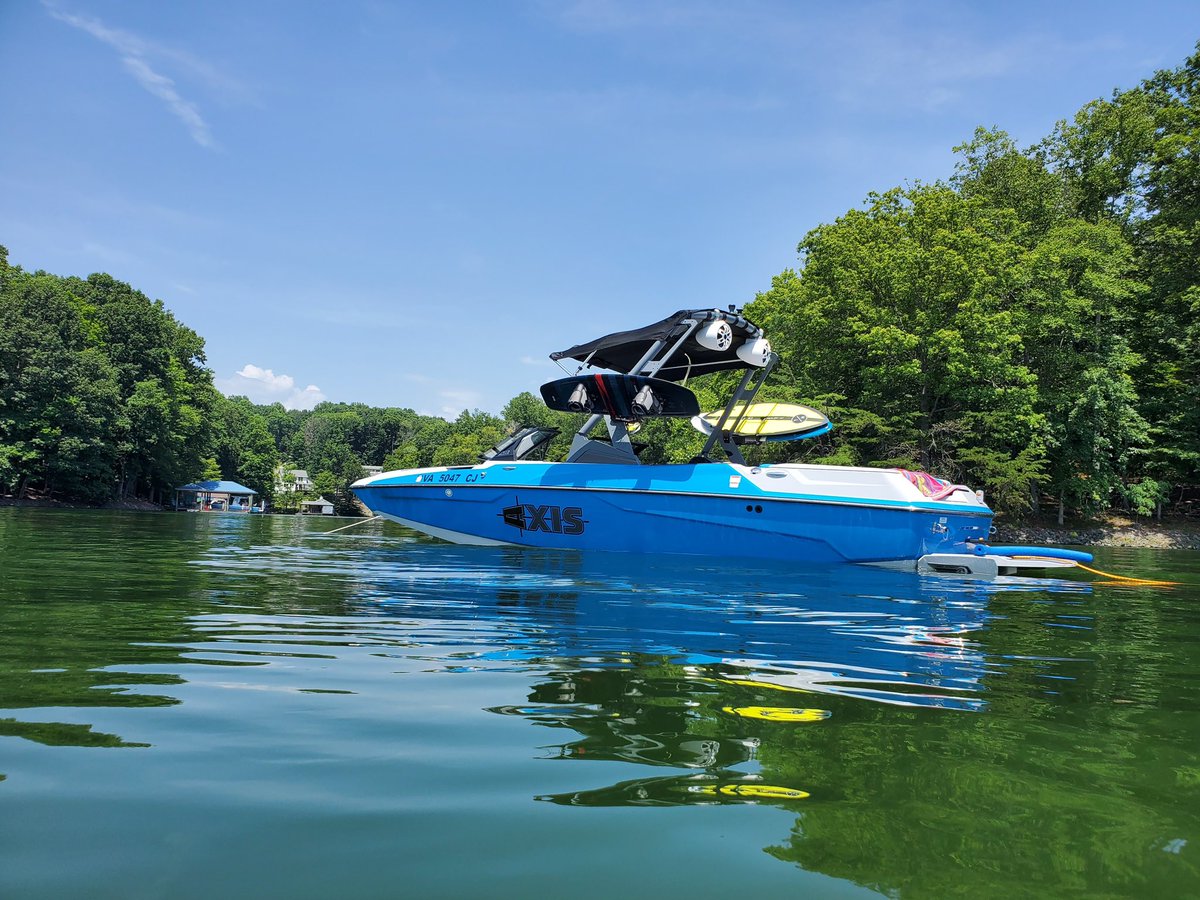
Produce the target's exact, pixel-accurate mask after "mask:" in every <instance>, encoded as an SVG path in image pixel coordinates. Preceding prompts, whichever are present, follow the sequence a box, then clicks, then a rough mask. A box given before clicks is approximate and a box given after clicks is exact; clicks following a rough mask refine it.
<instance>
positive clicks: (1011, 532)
mask: <svg viewBox="0 0 1200 900" xmlns="http://www.w3.org/2000/svg"><path fill="white" fill-rule="evenodd" d="M992 543H995V544H1036V545H1043V546H1045V545H1050V546H1053V545H1060V544H1067V545H1075V546H1083V547H1135V548H1143V549H1151V550H1200V520H1198V519H1196V518H1195V517H1189V516H1164V517H1163V519H1162V521H1161V522H1160V521H1158V520H1157V519H1133V518H1129V517H1127V516H1120V515H1116V514H1113V515H1109V516H1107V517H1104V518H1101V519H1088V520H1084V521H1079V522H1075V523H1072V522H1066V523H1064V524H1062V525H1059V524H1058V523H1057V522H1056V521H1055V520H1054V519H1052V518H1050V519H1046V518H1043V519H1036V518H1035V519H1026V520H1023V521H1003V520H998V521H997V523H996V533H995V534H994V535H992Z"/></svg>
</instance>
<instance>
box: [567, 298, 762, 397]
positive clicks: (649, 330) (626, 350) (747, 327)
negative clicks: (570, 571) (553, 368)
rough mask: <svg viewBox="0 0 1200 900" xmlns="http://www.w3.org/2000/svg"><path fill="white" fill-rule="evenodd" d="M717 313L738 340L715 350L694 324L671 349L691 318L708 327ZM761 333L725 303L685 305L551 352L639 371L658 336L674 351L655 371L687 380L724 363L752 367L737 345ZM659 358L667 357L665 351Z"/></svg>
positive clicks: (628, 371)
mask: <svg viewBox="0 0 1200 900" xmlns="http://www.w3.org/2000/svg"><path fill="white" fill-rule="evenodd" d="M715 319H724V320H725V321H726V322H728V323H729V326H730V328H732V329H733V341H732V342H731V343H730V345H729V347H728V348H727V349H725V350H710V349H708V348H707V347H703V346H701V345H700V344H699V343H698V342H697V340H696V334H697V332H698V331H699V329H693V331H692V333H691V334H690V335H689V336H688V338H687V340H686V341H684V342H683V344H682V345H681V346H680V347H679V348H678V349H676V350H675V351H674V352H671V348H672V347H673V346H674V345H675V343H676V342H677V341H678V340H679V338H680V337H682V336H683V335H685V334H687V332H688V329H689V328H690V327H691V326H690V324H685V323H688V321H689V320H691V321H694V322H700V323H701V327H703V323H705V322H710V321H713V320H715ZM760 337H762V329H761V328H759V327H758V326H757V325H755V324H754V323H753V322H751V321H749V320H747V319H744V318H743V317H742V316H740V315H738V314H737V313H733V312H722V311H721V310H719V309H681V310H679V312H677V313H674V314H672V315H669V316H667V317H666V318H665V319H663V320H662V321H661V322H655V323H654V324H653V325H647V326H645V327H644V328H635V329H633V330H632V331H617V332H614V333H613V334H608V335H605V336H604V337H601V338H596V340H594V341H588V342H587V343H585V344H576V345H575V346H574V347H571V348H569V349H567V350H560V351H558V352H557V353H551V354H550V358H551V359H553V360H556V361H557V360H560V359H576V360H579V362H581V363H587V364H588V365H590V366H594V367H596V368H600V369H610V370H612V371H614V372H621V373H624V374H638V373H636V372H633V367H634V366H636V365H637V364H638V362H639V361H641V359H642V357H644V356H645V355H646V352H647V351H648V350H649V349H650V348H651V347H652V346H653V345H654V344H655V342H657V341H665V342H666V346H665V347H664V348H663V351H662V352H663V353H670V356H669V358H667V359H666V360H665V361H664V364H663V365H662V366H661V367H660V368H659V369H658V371H656V372H655V373H654V375H655V377H656V378H663V379H666V380H667V381H683V380H684V379H685V378H687V377H689V376H697V375H707V374H709V373H710V372H719V371H721V370H723V369H744V368H747V364H746V363H745V362H743V361H742V359H741V358H740V357H739V356H738V354H737V349H738V347H740V346H741V345H742V344H743V343H745V342H746V341H748V340H754V339H756V338H760ZM657 358H658V359H662V356H661V354H659V355H658V357H657Z"/></svg>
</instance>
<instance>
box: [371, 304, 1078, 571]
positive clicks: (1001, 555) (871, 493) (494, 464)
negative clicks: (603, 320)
mask: <svg viewBox="0 0 1200 900" xmlns="http://www.w3.org/2000/svg"><path fill="white" fill-rule="evenodd" d="M551 359H553V360H555V361H562V360H573V361H575V363H577V364H578V369H577V370H576V373H575V375H574V376H573V377H570V378H567V379H562V380H560V381H557V382H551V383H550V384H547V385H544V386H543V389H542V395H543V397H544V398H545V399H546V400H547V401H548V403H549V404H550V405H552V406H554V407H555V408H560V409H568V410H572V411H576V412H591V413H592V415H591V416H590V417H589V418H588V419H587V421H586V422H585V423H584V424H583V426H582V427H581V428H580V429H579V431H578V432H577V433H576V434H575V435H574V438H573V440H572V444H571V450H570V452H569V454H568V456H567V458H566V460H565V461H564V462H545V461H538V460H536V459H534V458H533V457H535V456H536V455H537V452H538V450H539V448H544V447H545V445H546V444H547V443H548V442H549V440H550V439H551V438H552V437H553V435H554V434H555V433H556V432H555V431H554V430H553V429H543V428H527V429H524V430H522V431H519V432H518V433H516V434H515V435H513V436H512V437H511V438H509V439H508V440H506V441H505V442H503V443H501V444H500V445H499V446H497V447H495V448H493V449H492V450H491V451H489V452H488V454H486V456H487V457H488V458H486V459H485V460H483V461H482V462H480V463H478V464H476V465H465V466H436V467H431V468H421V469H406V470H402V471H396V472H385V473H383V474H380V475H375V476H373V477H369V478H364V479H362V480H360V481H358V482H356V483H355V484H354V485H353V486H352V489H353V490H354V492H355V494H357V495H358V497H359V498H360V499H361V500H362V502H363V503H364V504H365V505H366V506H367V507H368V508H369V509H371V510H372V511H373V512H374V513H375V514H376V515H380V516H384V517H386V518H388V519H391V520H392V521H395V522H398V523H400V524H401V525H406V526H408V527H410V528H414V529H417V530H418V531H422V532H424V533H426V534H429V535H432V536H434V537H437V538H442V539H444V540H447V541H453V542H455V543H460V544H480V545H517V546H528V547H548V548H556V549H564V550H591V551H618V552H623V553H642V554H658V553H673V554H697V555H703V556H706V557H710V558H712V557H721V556H728V557H736V558H737V559H739V560H745V559H754V558H760V559H776V560H784V561H790V562H794V563H799V564H826V563H847V562H849V563H874V564H882V565H888V566H896V567H903V568H922V569H924V570H932V571H939V572H953V573H961V574H976V575H994V574H998V573H999V574H1005V573H1011V572H1014V571H1016V570H1018V569H1022V568H1032V567H1038V568H1044V567H1046V566H1048V565H1050V566H1053V565H1055V564H1063V565H1071V564H1072V563H1071V560H1072V559H1078V560H1081V561H1082V560H1084V558H1085V557H1086V558H1087V559H1088V560H1090V556H1087V554H1077V553H1074V552H1073V551H1049V550H1045V551H1043V550H1037V553H1038V554H1039V555H1041V556H1042V557H1043V558H1042V559H1039V560H1037V561H1036V563H1035V562H1034V561H1033V560H1030V559H1028V558H1026V557H1027V556H1029V555H1032V554H1033V552H1034V548H1010V550H1011V551H1021V552H1002V548H992V547H989V546H988V545H987V544H986V540H987V538H988V535H989V533H990V531H991V525H992V510H991V509H990V508H989V507H988V506H987V504H986V503H985V502H984V500H983V497H982V494H981V493H977V492H976V491H974V490H972V489H970V488H969V487H966V486H963V485H956V484H947V483H944V482H941V481H939V480H938V479H935V478H933V477H932V476H929V475H926V474H925V473H913V472H906V471H904V470H901V469H886V468H864V467H853V466H829V465H804V464H793V463H785V464H774V465H761V466H752V465H748V464H747V463H746V460H745V459H744V457H743V455H742V452H741V449H740V448H741V446H742V445H743V444H744V443H746V442H747V439H746V438H744V437H743V436H742V435H741V434H740V433H739V428H738V424H739V422H738V420H739V417H740V416H742V415H744V413H745V411H746V410H748V409H750V408H751V404H752V401H753V400H754V397H755V395H756V394H757V392H758V390H759V388H760V387H761V386H762V384H763V383H764V381H765V380H766V378H767V376H768V375H769V374H770V372H771V370H772V369H773V368H774V366H775V365H776V363H777V362H778V356H777V355H776V354H775V353H774V352H773V351H772V350H771V348H770V344H769V342H768V341H767V339H766V337H765V336H764V335H763V333H762V330H761V329H760V328H759V327H758V326H757V325H755V324H754V323H752V322H750V321H748V320H747V319H745V318H744V317H743V316H742V315H741V314H740V313H739V312H738V311H735V310H734V309H733V308H732V307H731V308H730V310H729V311H722V310H716V309H706V310H680V311H679V312H676V313H675V314H673V315H671V316H668V317H667V318H666V319H663V320H662V321H660V322H655V323H653V324H651V325H648V326H646V327H644V328H639V329H635V330H632V331H624V332H617V333H614V334H609V335H606V336H604V337H601V338H598V339H596V340H593V341H589V342H587V343H584V344H579V345H577V346H574V347H571V348H569V349H568V350H564V351H561V352H558V353H553V354H551ZM595 370H608V371H610V372H613V373H618V374H616V375H611V374H608V375H602V374H591V373H593V372H595ZM726 370H736V371H741V372H742V378H741V380H740V383H739V384H738V386H737V387H736V389H735V390H734V392H733V395H732V396H731V397H730V399H729V403H728V404H727V406H726V407H725V410H724V411H723V413H722V414H721V415H720V416H719V417H717V418H716V424H715V426H714V425H713V424H712V421H713V418H714V417H713V416H709V417H707V418H708V419H709V420H710V421H709V424H708V425H707V426H706V427H705V428H704V429H702V430H705V431H706V433H708V439H707V442H706V444H705V446H704V449H703V451H702V453H701V454H700V455H699V456H697V457H696V458H695V459H694V460H692V461H691V462H688V463H682V464H671V465H647V464H643V463H641V461H640V460H639V459H638V447H637V446H636V445H635V444H634V443H633V442H632V441H631V440H630V429H631V428H632V427H633V425H634V423H636V422H640V421H642V420H644V419H646V418H648V417H650V416H654V415H691V414H694V413H696V412H698V406H696V404H695V397H694V395H692V394H691V392H690V391H689V390H688V389H687V388H686V387H685V386H684V384H683V383H684V382H686V381H687V380H688V379H689V378H692V377H696V376H699V375H706V374H710V373H712V372H717V371H726ZM689 397H690V398H691V400H690V405H689V400H688V398H689ZM601 423H603V424H604V425H605V428H604V430H603V431H602V432H601V433H600V435H596V434H593V432H595V431H598V430H599V426H600V425H601ZM698 427H699V426H698ZM823 430H827V429H817V430H816V431H815V432H814V430H813V429H811V428H810V429H808V430H807V431H804V433H805V434H813V433H821V432H822V431H823ZM773 439H779V438H773ZM718 454H720V455H721V457H723V458H717V455H718ZM1025 551H1028V553H1027V552H1025ZM1047 556H1057V557H1059V558H1058V559H1057V560H1054V559H1049V560H1048V559H1046V558H1045V557H1047Z"/></svg>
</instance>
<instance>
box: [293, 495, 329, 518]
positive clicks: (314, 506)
mask: <svg viewBox="0 0 1200 900" xmlns="http://www.w3.org/2000/svg"><path fill="white" fill-rule="evenodd" d="M300 512H301V514H303V515H306V516H332V515H333V504H332V503H330V502H329V501H328V500H326V499H325V498H324V497H321V498H320V499H318V500H305V501H304V502H303V503H301V504H300Z"/></svg>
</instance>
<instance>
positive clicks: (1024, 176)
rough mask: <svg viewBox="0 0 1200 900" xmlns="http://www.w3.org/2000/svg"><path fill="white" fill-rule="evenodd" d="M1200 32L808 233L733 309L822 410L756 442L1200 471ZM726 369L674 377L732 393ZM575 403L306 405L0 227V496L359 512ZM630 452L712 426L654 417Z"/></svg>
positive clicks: (1153, 502) (1085, 494)
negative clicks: (210, 489) (279, 485)
mask: <svg viewBox="0 0 1200 900" xmlns="http://www.w3.org/2000/svg"><path fill="white" fill-rule="evenodd" d="M1198 92H1200V46H1198V49H1197V52H1196V53H1195V54H1193V55H1192V56H1191V57H1190V58H1189V59H1188V60H1187V61H1186V62H1185V63H1184V64H1183V65H1182V66H1180V67H1178V68H1176V69H1172V70H1165V71H1162V72H1159V73H1157V74H1155V75H1154V76H1152V77H1151V78H1148V79H1147V80H1146V81H1144V82H1143V83H1142V84H1140V85H1138V86H1137V87H1135V88H1133V89H1130V90H1123V91H1116V92H1114V93H1113V95H1112V96H1111V97H1110V98H1108V99H1098V100H1095V101H1093V102H1091V103H1089V104H1087V105H1086V106H1084V107H1083V108H1082V109H1081V110H1079V112H1078V113H1076V115H1075V116H1074V117H1073V118H1072V119H1069V120H1064V121H1062V122H1060V123H1059V124H1058V125H1057V127H1056V128H1055V129H1054V131H1053V132H1052V133H1051V134H1050V135H1049V136H1047V137H1046V138H1045V139H1043V140H1042V141H1040V142H1038V143H1037V144H1034V145H1033V146H1030V147H1028V148H1024V149H1021V148H1018V147H1017V146H1016V144H1015V143H1014V142H1013V140H1012V139H1011V138H1010V137H1009V136H1008V135H1007V134H1006V133H1005V132H1003V131H1002V130H999V129H998V128H992V129H983V128H980V129H978V130H976V132H975V134H974V135H973V137H972V138H971V139H970V140H969V141H967V142H965V143H964V144H962V145H961V146H959V147H957V148H955V149H956V152H957V154H958V162H957V166H956V168H955V171H954V174H953V175H952V176H951V177H950V178H948V179H946V180H945V181H938V182H933V183H929V184H924V183H914V184H908V185H904V186H900V187H894V188H891V189H888V190H884V191H881V192H878V193H872V194H870V195H869V197H868V198H867V201H866V203H865V204H864V205H863V207H862V208H857V209H852V210H849V211H848V212H847V213H846V214H845V215H843V216H841V217H839V218H838V219H837V220H836V221H834V222H832V223H829V224H823V225H820V226H818V227H817V228H815V229H813V230H812V231H810V232H809V233H808V234H807V235H806V236H805V237H804V239H803V240H802V241H801V242H800V244H799V248H798V249H799V253H800V255H801V260H802V264H801V265H800V266H799V267H798V268H797V269H794V270H792V269H789V270H786V271H784V272H782V273H781V274H779V275H778V276H776V277H775V278H774V279H773V281H772V284H771V288H770V289H769V290H767V291H765V292H763V293H760V294H758V295H757V296H756V297H755V299H754V300H753V301H752V302H751V303H750V304H748V306H747V307H746V314H747V315H748V316H749V317H750V318H751V319H753V320H754V321H756V322H758V323H759V324H761V325H762V326H764V329H765V330H766V332H767V334H768V335H770V336H771V338H772V340H773V342H774V343H775V346H776V349H777V350H778V351H779V352H780V354H781V357H782V365H781V368H780V370H779V372H778V374H776V375H775V377H774V378H773V379H772V381H771V382H770V383H769V384H768V386H767V388H766V389H764V399H766V398H767V395H768V394H769V395H770V398H771V399H778V400H794V401H798V402H804V403H807V404H809V405H813V406H817V407H819V408H821V409H822V410H824V411H826V412H827V413H828V414H829V415H830V417H831V418H832V419H833V420H834V422H835V424H836V426H837V427H836V428H835V430H834V431H833V432H831V433H830V434H828V435H826V436H824V437H821V438H818V439H816V440H813V441H805V442H801V443H797V444H778V445H772V446H770V447H769V448H759V449H756V450H755V452H754V453H753V454H751V455H750V458H751V461H760V462H761V461H789V460H797V459H802V460H807V461H811V462H827V463H841V464H850V465H894V466H903V467H906V468H921V469H928V470H930V471H932V472H934V473H935V474H937V475H939V476H941V477H946V478H951V479H953V480H955V481H962V482H965V483H968V484H972V485H982V486H983V487H984V488H985V489H986V490H987V491H988V492H989V495H990V499H991V502H992V504H993V506H995V507H996V508H997V509H1000V510H1003V511H1007V512H1022V511H1026V510H1029V509H1035V510H1036V509H1041V508H1043V507H1044V506H1045V504H1046V503H1047V501H1049V502H1051V503H1052V504H1053V505H1055V506H1056V507H1057V509H1058V511H1059V515H1060V517H1061V516H1062V515H1063V514H1064V513H1065V512H1070V511H1081V512H1084V513H1093V512H1096V511H1099V510H1103V509H1105V508H1108V507H1110V506H1112V505H1114V504H1123V505H1126V506H1128V507H1129V508H1132V509H1135V510H1137V511H1138V512H1140V513H1143V514H1146V513H1149V512H1150V511H1152V510H1153V509H1155V508H1156V507H1159V508H1161V506H1160V505H1161V503H1162V502H1163V501H1164V500H1167V499H1168V498H1169V497H1170V496H1171V494H1172V492H1173V491H1180V490H1182V489H1184V488H1185V487H1188V486H1193V485H1197V484H1200V115H1198V113H1197V109H1196V105H1195V99H1196V96H1197V94H1198ZM730 377H731V376H729V375H728V374H725V375H715V376H710V377H708V378H706V379H699V380H697V381H696V382H693V383H691V384H690V385H689V386H690V387H692V388H693V390H695V391H696V393H697V394H698V395H699V396H700V399H701V403H702V405H704V406H705V408H708V409H713V408H718V407H719V406H720V403H721V401H722V400H723V398H724V396H725V394H726V392H727V389H728V388H729V386H730ZM531 424H538V425H551V426H556V427H559V428H560V429H561V430H562V434H561V435H560V436H559V438H557V439H556V440H555V441H554V443H552V444H551V446H550V450H549V454H548V457H549V458H551V459H561V458H563V456H564V455H565V453H566V449H567V446H568V439H569V435H570V433H571V432H572V431H573V430H574V429H575V428H576V427H577V426H578V424H579V422H578V417H573V416H568V415H564V414H561V413H555V412H552V411H550V410H548V409H546V408H545V407H544V406H543V405H542V404H541V402H540V400H537V399H536V398H535V397H534V396H533V395H532V394H530V393H523V394H521V395H519V396H517V397H515V398H513V399H512V400H511V401H509V403H508V404H507V405H506V406H505V407H504V409H503V410H502V411H501V413H500V414H499V415H493V414H490V413H487V412H483V411H480V410H474V411H467V412H464V413H462V414H461V415H460V416H459V417H458V418H457V419H456V420H455V421H453V422H449V421H446V420H444V419H441V418H438V417H434V416H426V415H421V414H418V413H416V412H414V411H413V410H411V409H400V408H378V407H370V406H367V405H365V404H358V403H352V404H345V403H322V404H320V405H318V406H317V407H316V408H315V409H313V410H311V411H298V410H287V409H285V408H284V407H283V406H281V405H280V404H274V405H270V406H263V405H255V404H253V403H251V402H250V401H249V400H248V399H246V398H245V397H232V398H226V397H224V396H223V395H221V394H220V393H219V392H218V391H217V390H216V388H215V387H214V385H213V380H212V372H211V370H209V369H208V368H207V366H206V361H205V356H204V341H203V340H202V339H201V338H200V337H199V336H198V335H197V334H196V333H195V332H194V331H192V330H191V329H190V328H187V327H186V326H185V325H183V324H181V323H180V322H178V321H177V320H176V319H175V318H174V316H173V315H172V314H171V313H170V311H168V310H167V309H166V308H165V307H164V305H163V304H162V302H161V301H159V300H150V299H149V298H147V297H146V296H145V295H144V294H142V293H141V292H139V291H137V290H135V289H133V288H132V287H130V286H129V285H127V284H124V283H122V282H119V281H117V280H115V279H113V278H112V277H110V276H108V275H103V274H99V275H92V276H90V277H88V278H87V279H80V278H76V277H63V276H56V275H51V274H48V273H46V272H42V271H36V272H32V273H30V272H26V271H24V270H22V269H21V268H20V267H19V266H15V265H9V263H8V260H7V252H6V251H4V249H3V248H0V492H4V493H9V494H14V495H16V496H18V497H24V496H27V495H29V494H31V493H36V494H38V495H44V496H54V497H61V498H64V499H68V500H80V501H85V502H93V503H101V502H105V501H112V500H123V499H129V498H134V497H137V498H144V499H149V500H151V501H162V500H165V499H166V498H168V497H169V494H170V491H171V489H172V488H173V487H175V486H177V485H180V484H184V483H187V482H189V481H193V480H196V479H198V478H217V477H223V478H227V479H231V480H236V481H240V482H242V483H243V484H245V485H247V486H248V487H251V488H253V489H255V490H256V491H258V492H259V493H260V494H262V495H264V496H266V497H267V498H268V499H272V498H273V499H274V500H275V501H276V503H277V504H286V503H287V502H289V501H291V502H295V501H297V500H298V499H299V498H300V497H301V496H302V495H293V494H291V493H290V492H286V491H285V492H281V493H280V496H278V497H274V494H275V485H276V482H277V480H278V475H277V470H279V469H280V468H281V467H282V468H283V469H284V470H287V469H292V468H295V469H305V470H306V471H307V472H309V473H310V475H311V476H312V478H313V481H314V490H313V492H312V494H313V495H315V494H318V493H320V494H323V495H325V496H326V497H328V498H329V499H333V500H334V501H335V503H336V504H337V506H338V507H339V511H342V512H350V511H352V509H353V501H352V499H351V497H350V495H349V492H348V490H347V488H348V485H349V484H350V483H352V482H353V481H354V480H355V479H357V478H358V477H360V476H361V474H362V467H363V465H382V466H383V467H384V468H385V469H397V468H409V467H414V466H424V465H458V464H464V463H471V462H474V461H476V460H477V459H478V458H479V455H480V454H481V453H482V452H483V451H484V450H486V449H487V448H488V447H490V446H492V445H494V444H496V443H497V442H498V441H500V440H501V439H502V438H503V437H504V436H505V435H506V434H507V433H509V432H510V431H511V430H513V429H514V428H516V427H518V426H520V425H531ZM637 440H639V441H644V442H645V444H646V449H645V450H644V451H643V454H642V459H643V461H645V462H652V463H653V462H681V461H686V460H688V459H690V458H691V457H692V456H694V455H695V454H696V453H697V452H698V450H699V449H700V447H701V445H702V442H703V439H702V438H701V437H700V436H699V435H698V434H697V433H696V432H694V431H692V430H691V429H690V428H689V427H688V426H687V424H686V423H683V422H678V421H668V420H655V421H651V422H648V423H646V424H645V426H644V427H643V429H642V431H641V432H640V433H639V435H638V437H637Z"/></svg>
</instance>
